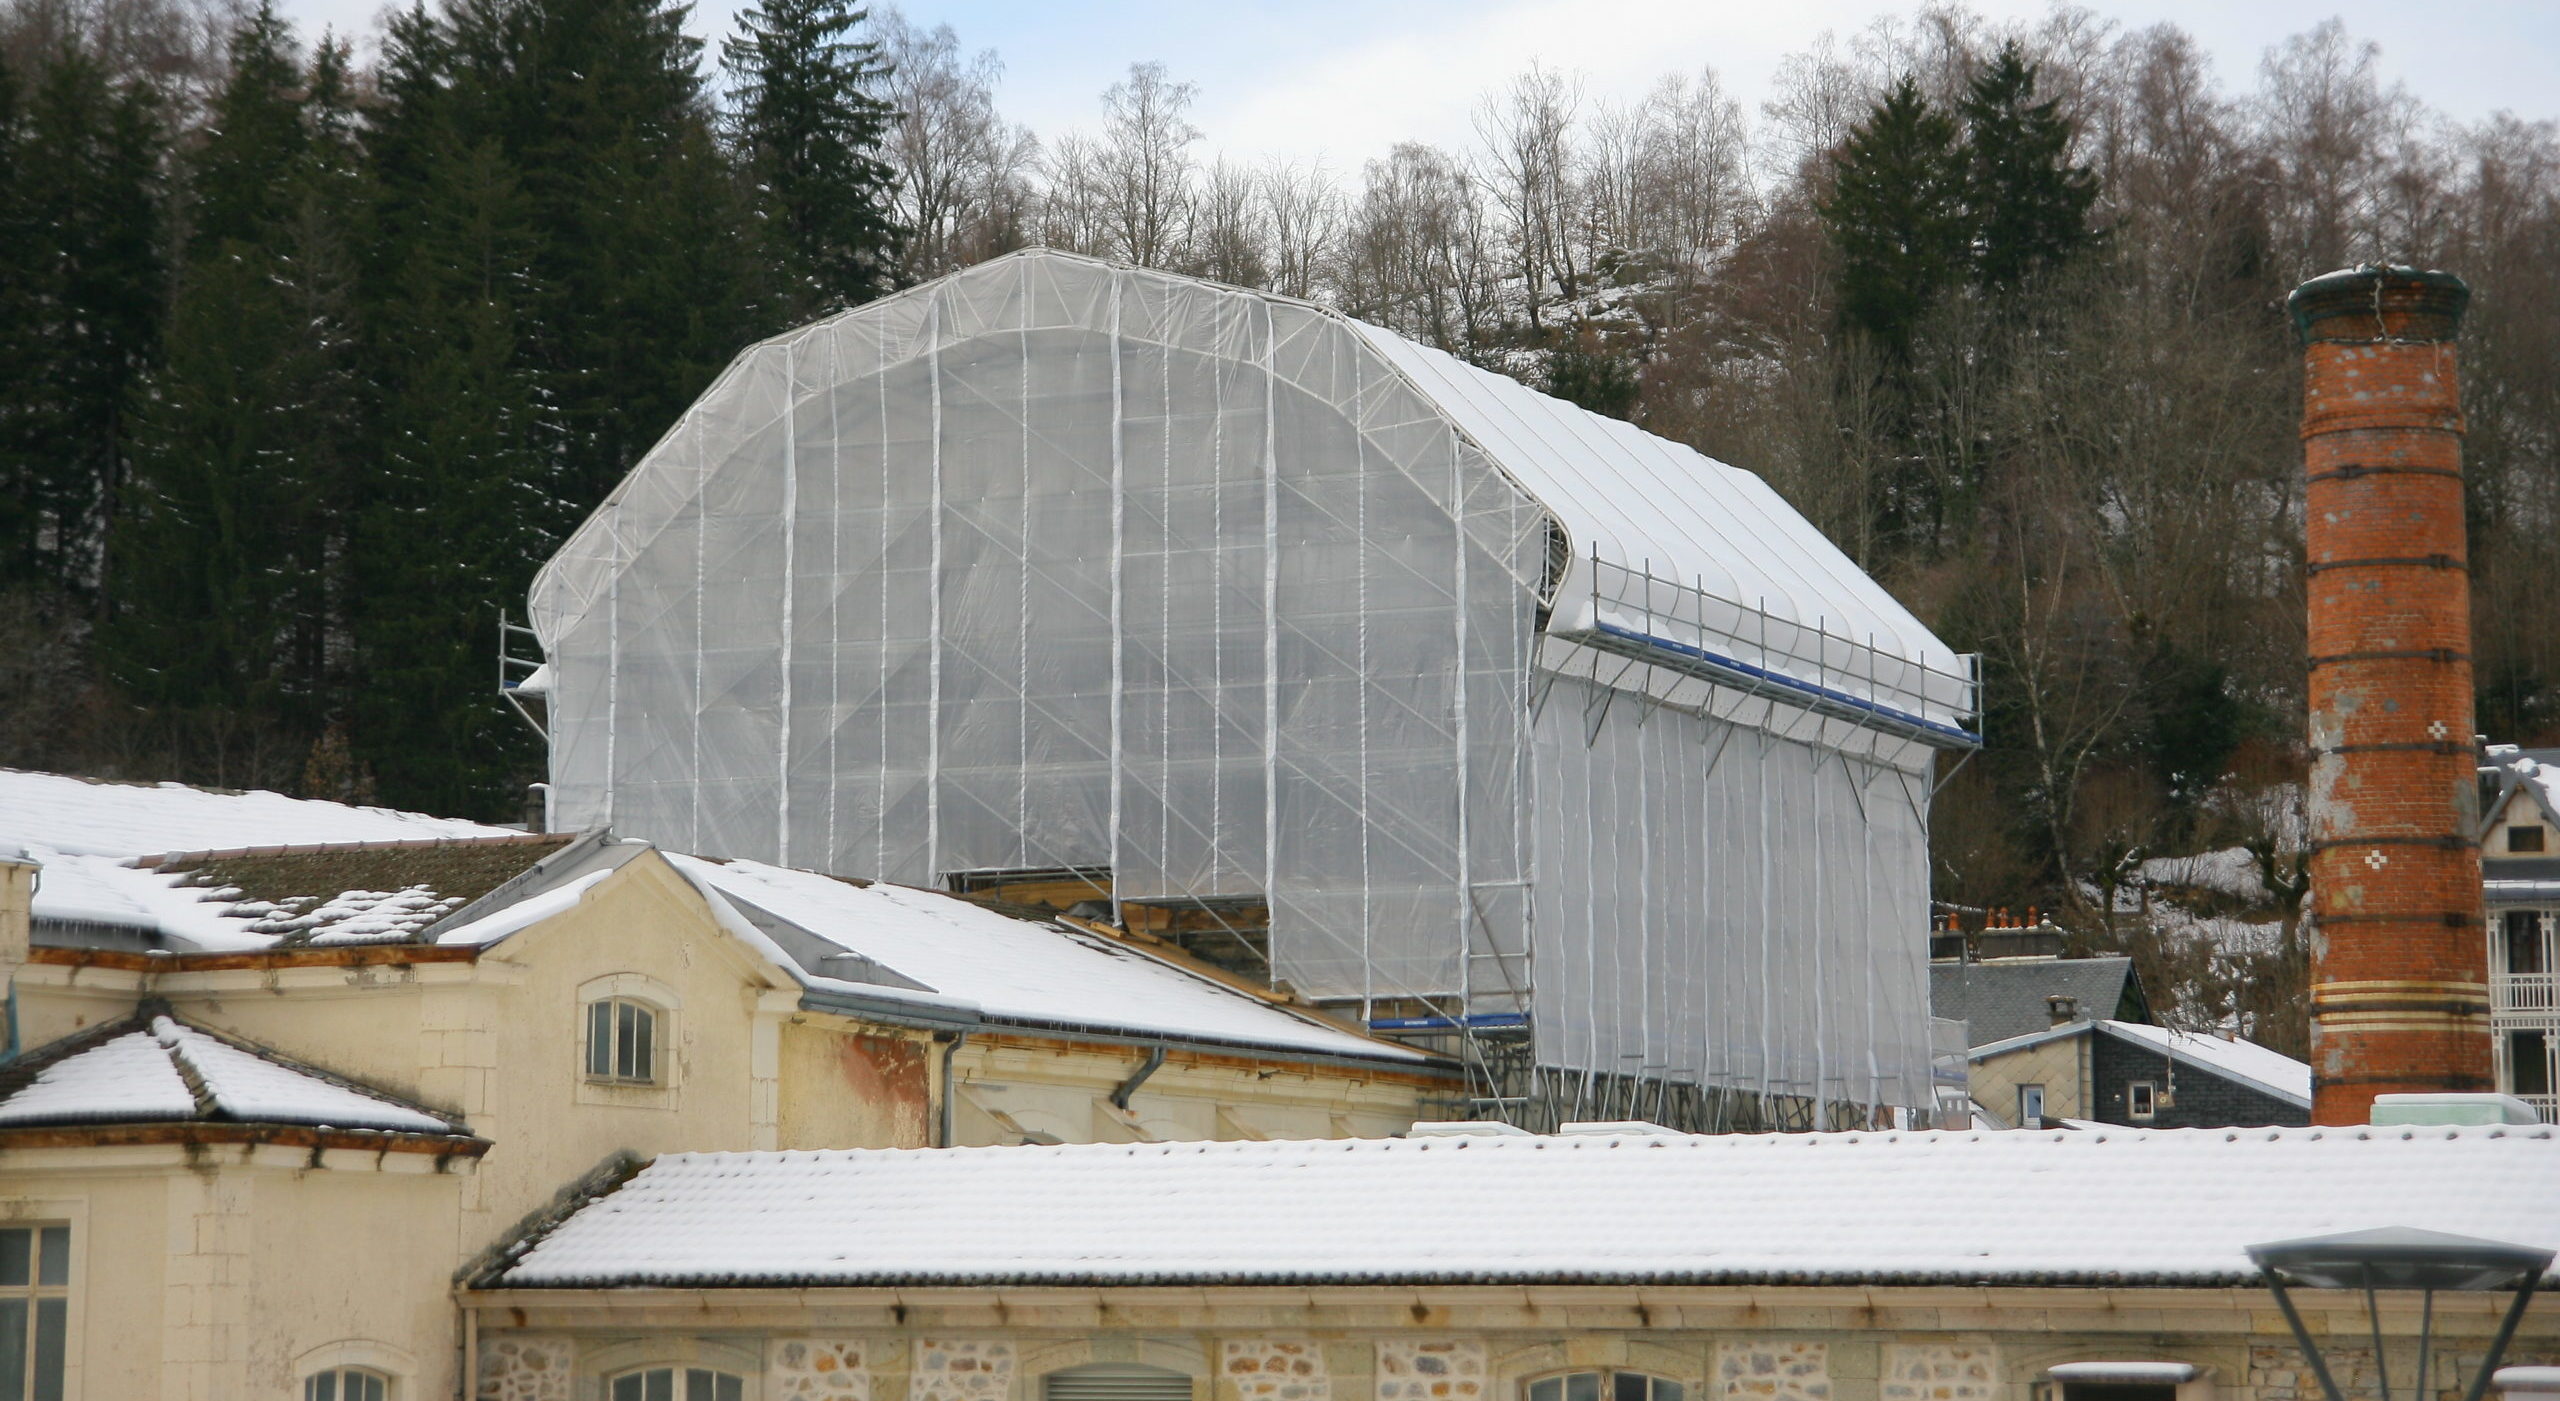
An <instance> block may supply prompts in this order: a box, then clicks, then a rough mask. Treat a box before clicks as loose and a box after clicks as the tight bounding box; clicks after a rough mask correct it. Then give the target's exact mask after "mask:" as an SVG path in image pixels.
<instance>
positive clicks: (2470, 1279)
mask: <svg viewBox="0 0 2560 1401" xmlns="http://www.w3.org/2000/svg"><path fill="white" fill-rule="evenodd" d="M2552 1254H2553V1252H2551V1251H2548V1250H2537V1249H2535V1248H2533V1247H2532V1246H2526V1245H2510V1244H2508V1243H2506V1242H2504V1241H2494V1240H2480V1239H2478V1238H2476V1237H2472V1236H2456V1235H2448V1234H2446V1233H2444V1232H2442V1231H2421V1230H2418V1229H2415V1228H2414V1227H2409V1226H2386V1227H2383V1228H2382V1229H2380V1230H2373V1231H2350V1232H2347V1233H2346V1234H2344V1235H2335V1236H2312V1237H2308V1238H2305V1239H2302V1240H2286V1241H2273V1242H2270V1243H2268V1244H2265V1245H2253V1246H2250V1247H2249V1258H2250V1259H2251V1260H2252V1261H2254V1262H2255V1263H2256V1264H2257V1266H2258V1273H2259V1274H2261V1275H2264V1276H2265V1277H2266V1281H2267V1288H2268V1289H2269V1290H2271V1291H2272V1292H2273V1293H2274V1294H2275V1296H2276V1307H2277V1308H2279V1309H2282V1310H2283V1311H2284V1321H2285V1322H2286V1323H2287V1324H2290V1325H2291V1326H2292V1328H2293V1337H2294V1341H2295V1342H2297V1343H2299V1344H2301V1346H2302V1356H2303V1360H2304V1361H2306V1362H2309V1363H2310V1364H2311V1374H2312V1375H2313V1376H2315V1377H2317V1378H2319V1380H2320V1390H2321V1391H2322V1392H2324V1393H2325V1394H2326V1395H2327V1397H2328V1401H2349V1398H2348V1397H2347V1395H2346V1393H2345V1392H2343V1391H2341V1390H2339V1388H2338V1383H2337V1380H2336V1378H2334V1377H2332V1376H2331V1375H2330V1374H2329V1363H2328V1360H2327V1358H2325V1357H2324V1356H2322V1355H2321V1352H2320V1345H2319V1344H2318V1343H2316V1342H2314V1341H2313V1340H2312V1337H2311V1330H2310V1329H2309V1328H2307V1327H2305V1326H2303V1322H2302V1314H2301V1312H2300V1311H2299V1310H2297V1309H2295V1308H2294V1306H2293V1297H2292V1296H2291V1295H2290V1294H2288V1293H2287V1292H2286V1286H2287V1285H2298V1286H2301V1287H2303V1288H2307V1289H2360V1290H2363V1291H2364V1306H2365V1317H2366V1318H2367V1320H2368V1321H2369V1322H2370V1323H2371V1325H2372V1329H2373V1365H2374V1372H2375V1375H2376V1377H2377V1380H2378V1382H2379V1384H2380V1386H2381V1388H2382V1397H2381V1401H2391V1368H2390V1362H2389V1359H2388V1358H2387V1357H2386V1356H2385V1355H2384V1353H2383V1344H2382V1307H2381V1304H2380V1302H2379V1301H2378V1300H2377V1298H2376V1294H2377V1291H2380V1290H2384V1289H2416V1290H2419V1291H2421V1292H2422V1302H2421V1303H2420V1305H2419V1314H2418V1379H2417V1395H2416V1397H2415V1398H2414V1401H2427V1372H2428V1366H2429V1364H2430V1363H2431V1362H2432V1361H2433V1360H2434V1359H2433V1353H2432V1350H2433V1347H2434V1342H2435V1339H2434V1332H2435V1309H2436V1292H2437V1291H2438V1290H2447V1291H2455V1292H2464V1293H2489V1292H2494V1291H2497V1290H2501V1289H2512V1290H2514V1291H2515V1301H2514V1302H2513V1303H2511V1304H2509V1305H2508V1306H2507V1311H2506V1316H2505V1317H2504V1318H2503V1319H2501V1320H2500V1321H2499V1324H2498V1335H2497V1337H2495V1338H2494V1339H2492V1340H2491V1341H2490V1343H2489V1353H2488V1356H2486V1357H2484V1358H2482V1359H2481V1360H2480V1372H2479V1375H2477V1376H2475V1377H2473V1378H2472V1379H2471V1385H2470V1387H2469V1389H2467V1390H2466V1391H2465V1392H2464V1393H2463V1398H2462V1401H2480V1397H2481V1394H2482V1393H2483V1392H2485V1391H2486V1390H2488V1386H2489V1378H2490V1376H2491V1374H2493V1373H2495V1372H2496V1371H2497V1370H2498V1359H2499V1358H2500V1357H2502V1356H2504V1355H2505V1353H2506V1350H2507V1343H2508V1342H2509V1341H2510V1340H2511V1339H2513V1338H2514V1337H2515V1335H2516V1325H2517V1324H2519V1323H2521V1322H2523V1321H2524V1310H2525V1305H2526V1304H2528V1303H2530V1302H2531V1301H2532V1299H2533V1291H2534V1287H2535V1286H2536V1285H2538V1284H2540V1283H2541V1282H2542V1277H2543V1275H2544V1274H2546V1273H2548V1272H2549V1270H2550V1269H2551V1260H2552Z"/></svg>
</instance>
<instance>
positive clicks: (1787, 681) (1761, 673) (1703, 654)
mask: <svg viewBox="0 0 2560 1401" xmlns="http://www.w3.org/2000/svg"><path fill="white" fill-rule="evenodd" d="M1595 629H1596V630H1597V631H1600V632H1604V633H1607V634H1609V635H1610V636H1612V637H1618V638H1624V639H1625V640H1627V641H1629V642H1641V643H1643V644H1644V645H1646V646H1648V647H1656V648H1660V649H1661V650H1663V651H1665V652H1671V653H1675V654H1677V655H1679V656H1683V657H1693V658H1696V659H1697V660H1699V661H1702V662H1705V663H1707V664H1708V665H1709V666H1713V667H1718V668H1721V669H1723V670H1725V671H1730V672H1733V673H1735V674H1737V675H1741V676H1747V677H1750V678H1752V679H1753V680H1755V681H1765V682H1768V683H1769V684H1771V685H1774V686H1778V687H1781V688H1783V689H1786V690H1790V691H1795V692H1798V693H1800V694H1803V695H1808V696H1815V697H1818V698H1820V699H1822V700H1826V701H1829V702H1831V703H1832V704H1834V705H1840V706H1846V707H1848V708H1849V709H1852V710H1856V711H1859V712H1861V713H1863V714H1867V715H1873V716H1876V717H1878V718H1880V719H1885V720H1890V721H1893V722H1894V723H1895V724H1898V725H1907V726H1909V727H1910V728H1912V729H1915V730H1923V731H1926V732H1928V733H1930V734H1934V735H1943V736H1945V737H1946V738H1948V739H1952V740H1955V741H1956V742H1958V743H1960V744H1968V745H1976V746H1979V745H1980V744H1981V743H1982V736H1980V735H1978V734H1975V733H1974V732H1973V731H1971V730H1967V729H1963V728H1961V727H1959V726H1955V725H1949V724H1945V723H1943V722H1940V721H1937V720H1931V719H1928V718H1927V717H1925V716H1920V715H1914V714H1912V713H1911V712H1909V711H1907V710H1896V709H1894V708H1893V707H1892V706H1889V705H1880V704H1878V703H1876V702H1875V701H1872V700H1869V699H1867V698H1866V697H1864V696H1853V695H1850V694H1849V693H1848V692H1846V691H1836V690H1833V689H1832V688H1831V687H1829V686H1819V685H1816V684H1814V683H1813V682H1811V681H1804V680H1799V679H1798V678H1796V677H1793V676H1788V675H1786V674H1785V673H1783V672H1776V671H1771V670H1769V669H1768V668H1766V667H1757V666H1753V665H1752V664H1751V663H1749V662H1746V661H1739V660H1736V659H1735V658H1732V657H1725V656H1718V655H1717V654H1716V653H1713V652H1710V651H1708V650H1707V649H1705V648H1703V647H1692V646H1690V645H1689V644H1688V643H1685V642H1674V641H1672V640H1671V639H1669V638H1667V637H1656V636H1654V635H1653V634H1651V633H1646V632H1638V631H1636V630H1635V629H1633V628H1623V627H1619V626H1618V625H1617V624H1615V623H1606V622H1596V623H1595Z"/></svg>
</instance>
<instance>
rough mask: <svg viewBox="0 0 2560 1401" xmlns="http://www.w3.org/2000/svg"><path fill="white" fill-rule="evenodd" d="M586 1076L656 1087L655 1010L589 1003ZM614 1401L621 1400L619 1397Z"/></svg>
mask: <svg viewBox="0 0 2560 1401" xmlns="http://www.w3.org/2000/svg"><path fill="white" fill-rule="evenodd" d="M587 1077H588V1078H589V1079H593V1080H621V1081H624V1082H627V1083H630V1084H637V1085H652V1084H656V1083H657V1081H658V1009H657V1008H655V1007H652V1006H650V1005H649V1004H648V1003H646V1002H642V1001H639V1000H637V999H635V998H629V997H599V998H597V999H596V1000H595V1001H593V1002H590V1003H588V1004H587ZM615 1401H621V1398H620V1397H619V1395H617V1396H616V1397H615Z"/></svg>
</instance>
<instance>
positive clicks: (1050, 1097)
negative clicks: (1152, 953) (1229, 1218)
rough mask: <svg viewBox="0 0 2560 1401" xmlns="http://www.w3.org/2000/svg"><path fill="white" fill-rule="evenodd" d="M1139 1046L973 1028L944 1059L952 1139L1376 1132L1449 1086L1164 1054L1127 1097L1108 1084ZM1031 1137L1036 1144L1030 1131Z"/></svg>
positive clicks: (1330, 1068)
mask: <svg viewBox="0 0 2560 1401" xmlns="http://www.w3.org/2000/svg"><path fill="white" fill-rule="evenodd" d="M1146 1056H1147V1050H1146V1048H1145V1047H1144V1046H1120V1045H1090V1044H1075V1043H1066V1042H1044V1041H1038V1040H1034V1039H1030V1038H1011V1037H1001V1036H981V1037H976V1038H972V1039H971V1040H970V1041H969V1042H968V1043H967V1044H966V1045H964V1046H962V1047H961V1049H960V1051H959V1053H958V1055H957V1056H956V1057H955V1058H954V1063H953V1070H954V1072H955V1074H956V1077H957V1081H958V1090H957V1093H958V1098H957V1100H956V1102H955V1104H954V1112H953V1115H952V1131H953V1137H954V1139H955V1141H957V1142H958V1143H961V1144H963V1145H975V1144H1013V1143H1021V1142H1024V1141H1025V1140H1026V1138H1032V1137H1033V1136H1035V1135H1045V1136H1046V1138H1049V1139H1055V1140H1056V1141H1059V1142H1063V1143H1150V1142H1175V1141H1191V1140H1235V1139H1281V1138H1380V1137H1386V1136H1388V1135H1392V1134H1399V1133H1402V1132H1404V1131H1405V1130H1406V1129H1407V1128H1408V1127H1410V1126H1411V1125H1412V1124H1413V1122H1414V1121H1415V1120H1416V1119H1422V1118H1435V1117H1441V1116H1439V1115H1437V1114H1434V1113H1430V1112H1427V1111H1428V1109H1429V1106H1428V1104H1427V1103H1426V1101H1429V1100H1431V1099H1433V1098H1446V1097H1447V1096H1448V1095H1450V1094H1452V1093H1454V1088H1453V1087H1451V1086H1446V1085H1432V1084H1429V1083H1421V1082H1417V1081H1415V1080H1414V1079H1413V1078H1411V1077H1408V1076H1401V1075H1397V1074H1395V1073H1393V1072H1389V1071H1384V1070H1378V1071H1373V1070H1368V1069H1364V1068H1362V1067H1359V1066H1349V1065H1331V1064H1310V1063H1292V1062H1286V1061H1257V1060H1255V1059H1253V1058H1251V1057H1250V1056H1244V1055H1203V1054H1195V1053H1192V1052H1188V1051H1183V1050H1178V1049H1177V1050H1172V1051H1169V1052H1168V1053H1167V1055H1166V1057H1165V1061H1164V1063H1163V1064H1162V1065H1161V1066H1159V1067H1157V1069H1156V1071H1155V1073H1154V1074H1152V1075H1149V1076H1148V1077H1147V1079H1146V1080H1145V1081H1144V1083H1142V1084H1141V1085H1140V1086H1139V1087H1138V1089H1137V1091H1136V1092H1135V1093H1133V1094H1132V1095H1131V1096H1130V1097H1129V1107H1128V1108H1127V1109H1126V1110H1123V1109H1121V1108H1119V1107H1118V1106H1116V1105H1114V1104H1112V1103H1111V1093H1112V1091H1113V1090H1115V1089H1117V1088H1118V1087H1119V1086H1120V1085H1121V1084H1123V1083H1124V1082H1126V1081H1127V1080H1128V1078H1129V1077H1130V1076H1132V1075H1134V1074H1135V1073H1137V1071H1138V1069H1139V1067H1140V1066H1141V1065H1143V1064H1144V1063H1145V1061H1146ZM1034 1141H1041V1140H1038V1139H1035V1140H1034Z"/></svg>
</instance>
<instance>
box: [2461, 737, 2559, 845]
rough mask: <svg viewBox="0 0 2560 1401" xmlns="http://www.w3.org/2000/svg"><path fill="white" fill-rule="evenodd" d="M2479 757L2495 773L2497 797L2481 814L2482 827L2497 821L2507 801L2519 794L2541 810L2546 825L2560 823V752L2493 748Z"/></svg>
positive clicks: (2483, 807)
mask: <svg viewBox="0 0 2560 1401" xmlns="http://www.w3.org/2000/svg"><path fill="white" fill-rule="evenodd" d="M2482 753H2483V756H2484V757H2485V758H2486V759H2487V760H2488V762H2489V763H2490V765H2492V766H2494V767H2495V768H2496V769H2497V770H2498V792H2497V796H2496V797H2494V798H2492V799H2491V800H2490V801H2489V802H2488V803H2486V804H2485V805H2483V806H2482V808H2481V810H2480V820H2481V822H2482V823H2483V824H2484V826H2485V825H2487V824H2492V823H2495V822H2496V821H2497V820H2498V817H2499V814H2501V813H2503V812H2505V811H2506V807H2507V800H2508V799H2509V798H2511V797H2513V796H2514V795H2515V793H2516V792H2517V791H2518V790H2522V791H2523V792H2524V793H2525V794H2526V795H2527V796H2528V797H2530V798H2531V799H2532V800H2533V802H2534V803H2535V805H2536V806H2538V807H2540V808H2541V809H2542V818H2543V820H2544V821H2545V822H2551V823H2560V749H2525V748H2521V747H2519V746H2517V745H2513V744H2492V745H2490V746H2488V747H2487V748H2486V749H2485V750H2483V751H2482Z"/></svg>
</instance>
